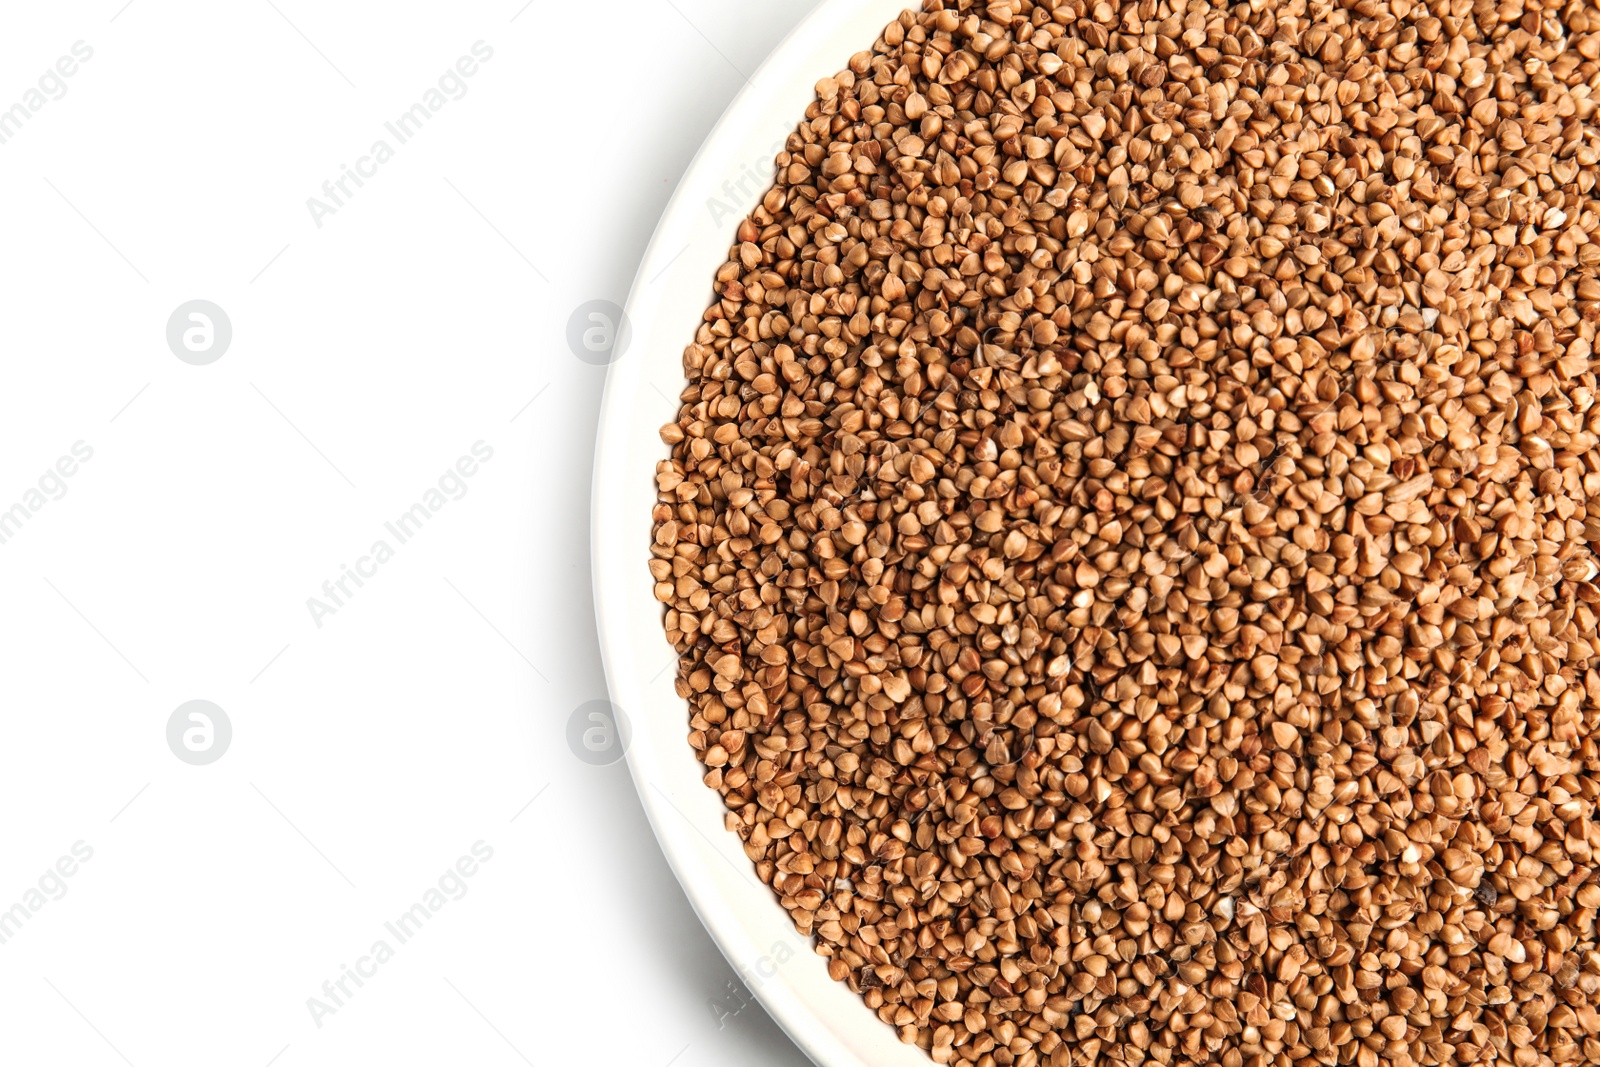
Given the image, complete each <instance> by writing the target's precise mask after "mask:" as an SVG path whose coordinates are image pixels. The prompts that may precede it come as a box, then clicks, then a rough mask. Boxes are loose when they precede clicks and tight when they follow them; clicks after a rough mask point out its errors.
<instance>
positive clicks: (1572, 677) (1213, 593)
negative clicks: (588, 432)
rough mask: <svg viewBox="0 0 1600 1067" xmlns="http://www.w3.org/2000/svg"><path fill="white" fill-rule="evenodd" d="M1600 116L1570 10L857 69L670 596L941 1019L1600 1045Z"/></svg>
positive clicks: (704, 389) (994, 1026) (866, 953)
mask: <svg viewBox="0 0 1600 1067" xmlns="http://www.w3.org/2000/svg"><path fill="white" fill-rule="evenodd" d="M1597 86H1600V11H1597V10H1596V8H1595V7H1593V6H1583V5H1580V4H1569V5H1566V6H1548V7H1544V6H1539V5H1537V4H1532V3H1526V2H1519V0H1511V2H1509V3H1500V4H1495V3H1489V2H1487V0H1479V2H1476V3H1473V2H1471V0H1460V2H1452V3H1444V2H1439V3H1435V4H1433V5H1431V6H1429V5H1424V4H1419V3H1412V2H1409V0H1386V2H1379V0H1359V2H1357V3H1341V4H1331V3H1325V2H1313V3H1310V4H1307V3H1305V2H1303V0H1287V2H1283V3H1270V4H1269V3H1260V2H1257V3H1248V4H1240V5H1237V6H1232V7H1227V6H1210V5H1206V4H1197V3H1189V2H1185V0H1165V2H1155V0H1144V2H1140V3H1128V2H1122V3H1114V2H1112V0H1096V2H1094V3H1085V2H1082V0H1079V2H1067V3H1055V4H1035V3H1029V2H1026V0H1009V2H995V3H987V4H973V3H967V2H958V3H940V2H938V0H931V2H929V3H928V4H927V5H926V6H925V8H924V10H922V11H921V12H919V13H913V12H907V13H906V14H904V15H903V16H902V17H901V18H900V19H899V20H897V21H896V22H894V23H891V24H890V25H889V26H888V27H887V28H886V29H885V31H884V33H883V35H882V36H881V37H880V39H879V40H878V41H877V42H876V43H875V44H874V45H873V47H872V49H871V50H870V51H867V52H862V53H860V54H858V55H857V56H855V57H853V58H852V60H851V62H850V64H849V67H848V68H847V69H845V70H843V71H840V72H839V73H838V74H836V75H834V76H833V77H829V78H824V79H823V80H822V81H820V82H819V83H818V84H817V97H816V100H815V101H814V102H813V103H812V105H811V106H810V107H809V108H808V110H807V113H806V117H805V121H804V122H803V123H802V124H801V125H800V126H799V127H798V128H797V129H796V131H795V133H794V134H793V135H791V137H790V138H789V140H788V144H787V145H786V147H785V150H784V151H783V152H781V153H780V154H779V155H778V158H777V161H776V172H775V174H776V176H775V180H774V184H773V186H772V188H771V189H769V190H768V191H767V193H766V194H765V196H764V198H763V199H762V202H761V205H760V206H759V207H757V208H756V209H755V211H753V212H752V213H751V215H750V216H749V217H748V218H747V219H745V220H744V221H743V222H742V223H741V224H740V226H739V228H738V232H737V234H736V235H735V238H736V243H735V244H734V246H733V247H732V248H731V250H730V255H729V259H728V262H727V264H726V265H725V266H724V267H723V269H722V270H720V271H719V272H718V274H717V277H716V292H717V299H716V300H715V302H714V303H712V305H711V306H710V307H709V308H708V309H707V311H706V314H705V317H704V321H703V322H702V324H701V326H700V328H699V331H698V334H697V336H696V338H695V340H694V343H693V344H691V345H690V346H689V347H688V348H687V350H686V351H685V354H684V369H685V372H686V376H687V379H688V381H687V385H686V387H685V389H684V391H683V394H682V408H681V411H680V413H679V416H678V418H677V419H676V421H675V422H673V423H671V424H669V425H668V426H666V427H664V428H663V431H662V438H663V440H664V441H665V442H666V443H667V444H668V445H669V446H670V447H671V450H672V453H671V457H670V459H666V460H663V461H662V462H661V463H660V464H659V466H658V469H657V488H658V490H659V503H658V504H657V507H656V511H655V515H654V521H655V534H654V542H653V544H652V546H651V552H652V556H653V559H652V562H651V574H652V575H653V578H654V581H655V589H656V595H657V598H658V599H659V600H660V601H661V602H662V603H663V604H664V605H665V608H666V614H665V625H666V630H667V636H668V637H669V639H670V640H671V642H672V643H673V645H674V647H675V648H676V649H677V650H678V652H679V654H680V656H681V664H680V669H679V675H678V690H679V692H680V693H681V694H682V695H683V696H684V697H685V698H686V699H687V700H688V702H689V705H690V711H691V720H690V729H691V733H690V742H691V743H692V744H693V746H694V747H695V749H696V751H697V752H698V753H699V754H700V755H701V758H702V759H703V761H704V763H705V765H706V768H707V773H706V783H707V784H708V785H709V786H711V787H713V788H716V789H718V790H719V791H720V792H721V793H722V795H723V796H724V798H725V799H726V802H727V807H728V813H727V823H728V828H729V829H730V830H732V831H733V832H736V833H737V834H739V835H740V837H741V838H742V839H743V841H744V842H745V850H746V853H747V854H748V855H749V857H750V859H751V861H752V862H753V863H754V865H755V867H756V870H757V872H758V874H759V876H760V877H761V879H762V881H763V882H765V883H766V884H768V885H770V886H771V887H772V890H773V892H774V894H775V895H776V896H777V898H778V899H779V900H780V902H781V903H782V905H783V906H784V907H785V908H786V909H787V910H788V912H789V914H790V916H791V917H792V918H793V920H794V922H795V925H796V928H797V929H798V930H800V931H801V932H802V933H804V934H807V935H809V936H811V937H812V938H813V939H814V942H815V945H816V950H817V952H818V953H819V954H821V955H822V956H824V957H826V958H827V961H828V963H827V965H828V967H829V970H830V973H831V974H832V975H833V977H834V978H836V979H838V980H840V981H844V982H848V983H849V985H850V987H851V988H852V989H853V990H855V991H857V992H858V993H859V994H860V995H861V996H862V998H863V999H864V1000H865V1002H866V1004H867V1005H868V1007H870V1008H871V1009H872V1010H873V1011H875V1012H876V1013H877V1014H878V1015H879V1017H880V1018H882V1019H883V1021H884V1022H885V1023H887V1024H889V1025H892V1026H894V1027H896V1028H897V1029H898V1031H899V1033H900V1036H901V1037H902V1039H904V1040H906V1041H908V1042H914V1043H916V1044H917V1045H919V1046H921V1047H922V1048H924V1049H926V1050H927V1051H928V1052H929V1053H930V1055H931V1057H932V1058H933V1060H934V1061H936V1062H939V1063H970V1064H978V1065H983V1067H988V1065H1002V1067H1004V1065H1012V1064H1015V1065H1019V1067H1037V1065H1049V1067H1063V1065H1067V1064H1091V1063H1097V1062H1100V1061H1102V1060H1106V1061H1112V1062H1117V1063H1126V1064H1141V1063H1144V1062H1146V1061H1153V1062H1155V1063H1158V1064H1162V1065H1179V1064H1214V1063H1215V1064H1222V1065H1224V1067H1245V1065H1251V1067H1254V1065H1267V1064H1273V1065H1287V1064H1359V1065H1361V1067H1374V1065H1376V1064H1378V1063H1390V1064H1396V1065H1411V1064H1430V1065H1431V1064H1472V1063H1480V1062H1481V1063H1504V1064H1514V1065H1516V1067H1532V1065H1534V1064H1579V1063H1582V1064H1594V1063H1600V1011H1597V1006H1600V947H1597V944H1596V931H1595V916H1596V911H1597V909H1600V875H1597V873H1596V870H1595V858H1594V857H1595V848H1596V841H1597V830H1596V827H1595V823H1594V815H1595V812H1594V806H1595V800H1596V797H1597V796H1600V777H1597V775H1600V748H1597V744H1596V740H1595V727H1596V725H1597V722H1600V672H1597V671H1596V670H1595V666H1596V653H1597V648H1600V646H1597V644H1596V642H1597V641H1600V636H1597V633H1596V611H1597V605H1600V589H1597V587H1596V585H1595V584H1594V578H1595V576H1596V571H1597V567H1596V564H1595V562H1594V558H1593V551H1592V549H1591V542H1592V540H1593V539H1594V537H1595V535H1596V534H1600V453H1597V452H1596V448H1595V446H1596V443H1597V441H1600V411H1596V409H1595V397H1596V388H1597V387H1596V381H1595V375H1594V372H1593V370H1592V369H1591V352H1592V343H1593V340H1594V333H1595V327H1594V323H1595V321H1596V319H1597V318H1600V277H1597V274H1600V271H1597V265H1600V244H1597V243H1596V242H1597V240H1600V232H1597V231H1600V206H1597V204H1596V202H1595V197H1594V188H1595V181H1596V166H1595V164H1596V160H1597V158H1600V141H1597V137H1596V133H1597V131H1596V129H1595V125H1594V117H1595V110H1596V104H1595V102H1594V100H1593V99H1592V97H1593V90H1594V88H1595V87H1597ZM1591 500H1596V501H1597V504H1596V511H1595V514H1593V515H1591V514H1590V513H1589V510H1588V508H1589V502H1590V501H1591Z"/></svg>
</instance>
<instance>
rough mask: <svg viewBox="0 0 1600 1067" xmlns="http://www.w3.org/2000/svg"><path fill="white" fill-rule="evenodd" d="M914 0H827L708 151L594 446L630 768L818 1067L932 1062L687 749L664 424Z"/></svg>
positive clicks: (698, 905) (656, 245)
mask: <svg viewBox="0 0 1600 1067" xmlns="http://www.w3.org/2000/svg"><path fill="white" fill-rule="evenodd" d="M906 6H907V5H906V3H905V0H824V2H823V3H821V4H819V5H818V7H817V8H816V10H815V11H813V12H812V13H811V14H810V15H809V16H807V17H806V19H805V21H804V22H802V23H801V24H800V25H799V26H798V27H796V29H795V30H794V32H792V33H791V34H790V35H789V36H788V37H787V38H786V39H785V40H784V42H783V43H782V44H781V45H779V46H778V48H777V49H776V50H775V51H774V52H773V54H772V55H771V56H770V57H769V58H768V59H767V61H766V62H765V63H764V64H763V65H762V67H761V69H760V70H759V71H758V72H757V73H756V74H755V76H754V77H752V78H751V79H750V82H749V84H748V85H747V86H746V87H745V88H744V90H743V91H742V92H741V93H740V94H739V96H738V98H737V99H735V100H734V102H733V104H732V106H730V107H729V108H728V110H727V112H726V113H725V114H724V115H723V117H722V120H721V121H720V122H718V123H717V126H716V128H715V129H714V130H712V132H711V135H710V137H708V138H707V139H706V142H705V144H704V145H702V146H701V148H700V151H699V153H698V154H697V155H696V156H695V158H694V162H693V163H691V164H690V165H689V170H688V172H687V173H686V174H685V175H684V177H683V180H682V181H681V182H680V183H679V184H678V189H677V192H676V193H675V194H674V195H673V197H672V200H671V202H670V203H669V204H668V205H667V210H666V214H665V215H663V216H662V219H661V222H660V224H659V225H658V226H657V228H656V232H655V236H654V238H653V239H652V240H651V242H650V249H649V251H648V252H647V253H646V254H645V257H644V263H643V265H641V266H640V268H639V273H638V275H637V276H636V278H635V280H634V284H633V291H632V293H631V294H630V296H629V298H628V306H627V315H628V320H629V323H630V324H631V341H630V343H629V347H628V348H627V350H626V351H625V352H624V354H623V355H622V357H621V358H619V359H618V360H617V362H615V363H613V364H612V366H611V367H610V370H609V372H608V374H607V377H606V391H605V400H604V402H603V405H602V407H601V413H600V429H599V439H598V442H597V445H596V450H595V469H594V502H593V515H592V519H593V567H594V589H595V600H596V611H597V614H598V619H599V627H600V647H601V651H602V654H603V656H604V659H605V668H606V677H607V679H608V681H609V683H610V687H611V697H612V701H613V702H614V703H615V704H616V705H617V706H619V707H620V708H621V709H622V710H623V713H624V714H625V715H626V716H627V719H628V723H629V726H630V727H631V737H630V739H629V744H628V764H629V767H630V768H631V769H632V771H633V779H634V783H635V784H636V785H637V786H638V789H639V797H640V799H641V800H642V801H643V802H644V808H645V811H646V813H648V815H649V817H650V823H651V825H652V826H653V827H654V828H655V832H656V836H657V838H659V839H660V841H661V848H662V851H663V852H665V853H666V856H667V861H668V862H669V863H670V864H671V865H672V869H673V870H674V871H675V872H677V875H678V880H679V881H680V882H682V883H683V888H684V890H685V891H686V892H687V893H688V896H689V902H690V903H691V904H692V905H693V906H694V910H695V912H696V913H697V914H699V916H700V920H701V922H703V923H705V926H706V929H707V930H708V931H710V933H711V936H712V938H713V939H714V940H715V941H716V943H717V945H718V947H720V948H721V949H722V952H723V954H724V955H726V956H727V957H728V960H729V962H730V963H732V964H733V966H734V968H735V969H736V970H738V972H739V973H740V975H741V976H742V977H743V978H744V982H745V984H746V986H748V987H749V988H750V990H751V991H752V992H754V993H755V995H756V996H757V998H758V999H759V1000H760V1001H761V1004H762V1006H763V1007H765V1008H766V1010H767V1011H768V1013H769V1014H771V1016H772V1017H773V1019H775V1020H776V1021H777V1023H778V1025H779V1026H781V1027H782V1028H783V1029H784V1031H785V1032H786V1033H787V1034H788V1035H789V1036H790V1038H792V1039H793V1040H794V1042H795V1044H796V1045H798V1046H799V1047H800V1048H801V1049H802V1050H804V1051H805V1053H806V1054H807V1055H808V1056H810V1057H811V1058H812V1060H814V1061H815V1062H816V1063H818V1064H820V1065H821V1067H868V1065H871V1067H898V1065H901V1064H904V1065H906V1067H913V1065H915V1067H921V1065H923V1064H926V1063H927V1062H928V1059H927V1057H926V1055H925V1054H924V1053H923V1052H922V1051H920V1050H919V1049H917V1048H916V1047H915V1046H910V1045H904V1044H902V1043H901V1042H900V1040H899V1038H898V1037H897V1036H896V1034H895V1032H894V1030H893V1029H892V1028H891V1027H889V1026H887V1025H885V1024H884V1023H883V1022H881V1021H880V1020H879V1019H878V1017H877V1016H876V1015H875V1014H874V1013H873V1012H871V1011H870V1010H868V1008H867V1007H866V1005H864V1004H863V1003H862V1002H861V1000H860V998H859V997H857V996H855V995H854V994H853V993H851V992H850V991H849V989H847V988H846V987H845V986H844V985H843V984H841V983H837V982H834V981H832V980H831V979H830V978H829V977H828V971H827V962H826V961H825V960H824V959H822V958H821V957H820V956H817V955H816V954H815V953H814V952H812V950H811V946H810V944H809V939H808V938H803V937H801V936H800V935H798V934H797V933H795V931H794V927H793V926H792V925H791V924H790V923H789V920H788V917H787V915H786V913H785V912H784V910H783V909H782V908H781V907H780V906H779V905H778V903H777V901H776V900H774V899H773V897H772V894H771V892H770V890H768V889H767V887H766V886H764V885H762V884H761V883H760V882H759V881H758V880H757V879H756V877H755V873H754V870H753V869H752V866H751V864H750V861H749V860H748V859H746V858H745V855H744V852H743V850H742V849H741V847H740V843H739V839H738V837H737V836H736V835H734V834H733V833H730V832H729V831H727V830H726V829H724V828H723V812H724V808H723V805H722V801H721V798H720V797H719V796H718V795H717V793H716V792H715V791H714V790H712V789H708V788H707V787H706V786H705V785H704V784H702V782H701V780H700V777H701V774H702V773H703V768H702V767H701V765H700V763H699V761H698V760H697V759H696V757H695V755H694V751H693V749H691V748H690V747H689V741H688V710H687V703H686V702H685V701H684V700H682V699H681V698H679V697H678V695H677V693H676V692H675V690H674V688H673V680H674V676H675V673H676V672H675V671H674V669H673V668H674V666H675V665H676V660H677V657H676V656H675V654H674V653H673V651H672V647H671V646H670V645H669V644H668V643H667V639H666V636H665V634H664V633H663V631H662V625H661V615H662V607H661V605H660V604H659V603H657V602H656V600H655V597H654V595H653V592H652V588H653V581H652V579H651V577H650V573H649V570H648V569H647V564H648V562H649V558H650V555H649V545H650V536H651V530H650V525H651V524H650V511H651V508H652V506H653V505H654V503H655V465H656V463H657V461H659V460H661V459H662V458H664V457H665V456H666V455H667V448H666V446H665V445H663V444H662V442H661V438H660V437H659V436H658V433H657V431H658V430H659V429H660V427H661V426H662V425H663V424H664V423H667V422H670V421H672V420H673V419H674V418H675V417H676V415H677V408H678V402H677V396H678V394H679V393H680V392H681V391H682V389H683V386H684V378H683V365H682V355H683V349H684V346H685V345H687V344H688V343H689V342H690V341H692V340H693V338H694V333H695V327H696V326H697V325H698V324H699V322H700V317H701V315H702V313H703V312H704V311H705V308H706V306H707V304H708V303H709V302H710V300H711V296H712V291H711V283H712V276H713V275H714V273H715V272H716V270H717V268H718V267H720V266H721V265H722V264H723V263H724V262H725V261H726V259H727V256H728V250H729V248H730V247H731V246H732V244H733V243H734V230H735V228H736V227H737V225H738V223H739V220H740V219H742V218H743V217H744V216H745V214H746V213H748V212H749V211H750V209H751V208H753V207H755V205H756V203H757V201H758V200H759V199H760V197H761V195H762V193H764V192H765V191H766V189H767V187H768V185H769V184H770V183H771V177H772V166H773V157H774V156H775V155H776V154H777V152H778V150H779V149H780V148H781V147H782V144H783V140H784V138H786V137H787V136H788V134H789V133H790V132H791V131H792V130H793V129H794V127H795V126H796V125H797V124H798V123H799V121H800V120H801V119H802V118H803V117H804V114H805V109H806V106H807V105H808V104H809V103H810V102H811V100H812V99H813V97H814V87H815V85H816V83H817V81H818V80H820V79H822V78H824V77H828V76H830V75H832V74H834V73H836V72H837V71H839V70H841V69H843V68H844V67H845V65H846V64H847V63H848V61H849V59H850V57H851V56H852V55H854V54H855V53H856V52H859V51H862V50H864V49H868V48H870V47H871V46H872V43H873V41H875V40H877V37H878V34H879V33H880V32H881V31H882V29H883V27H884V26H885V25H887V24H888V23H889V21H890V20H891V19H893V18H895V17H896V16H897V15H899V13H900V12H901V11H902V10H903V9H904V8H905V7H906Z"/></svg>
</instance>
